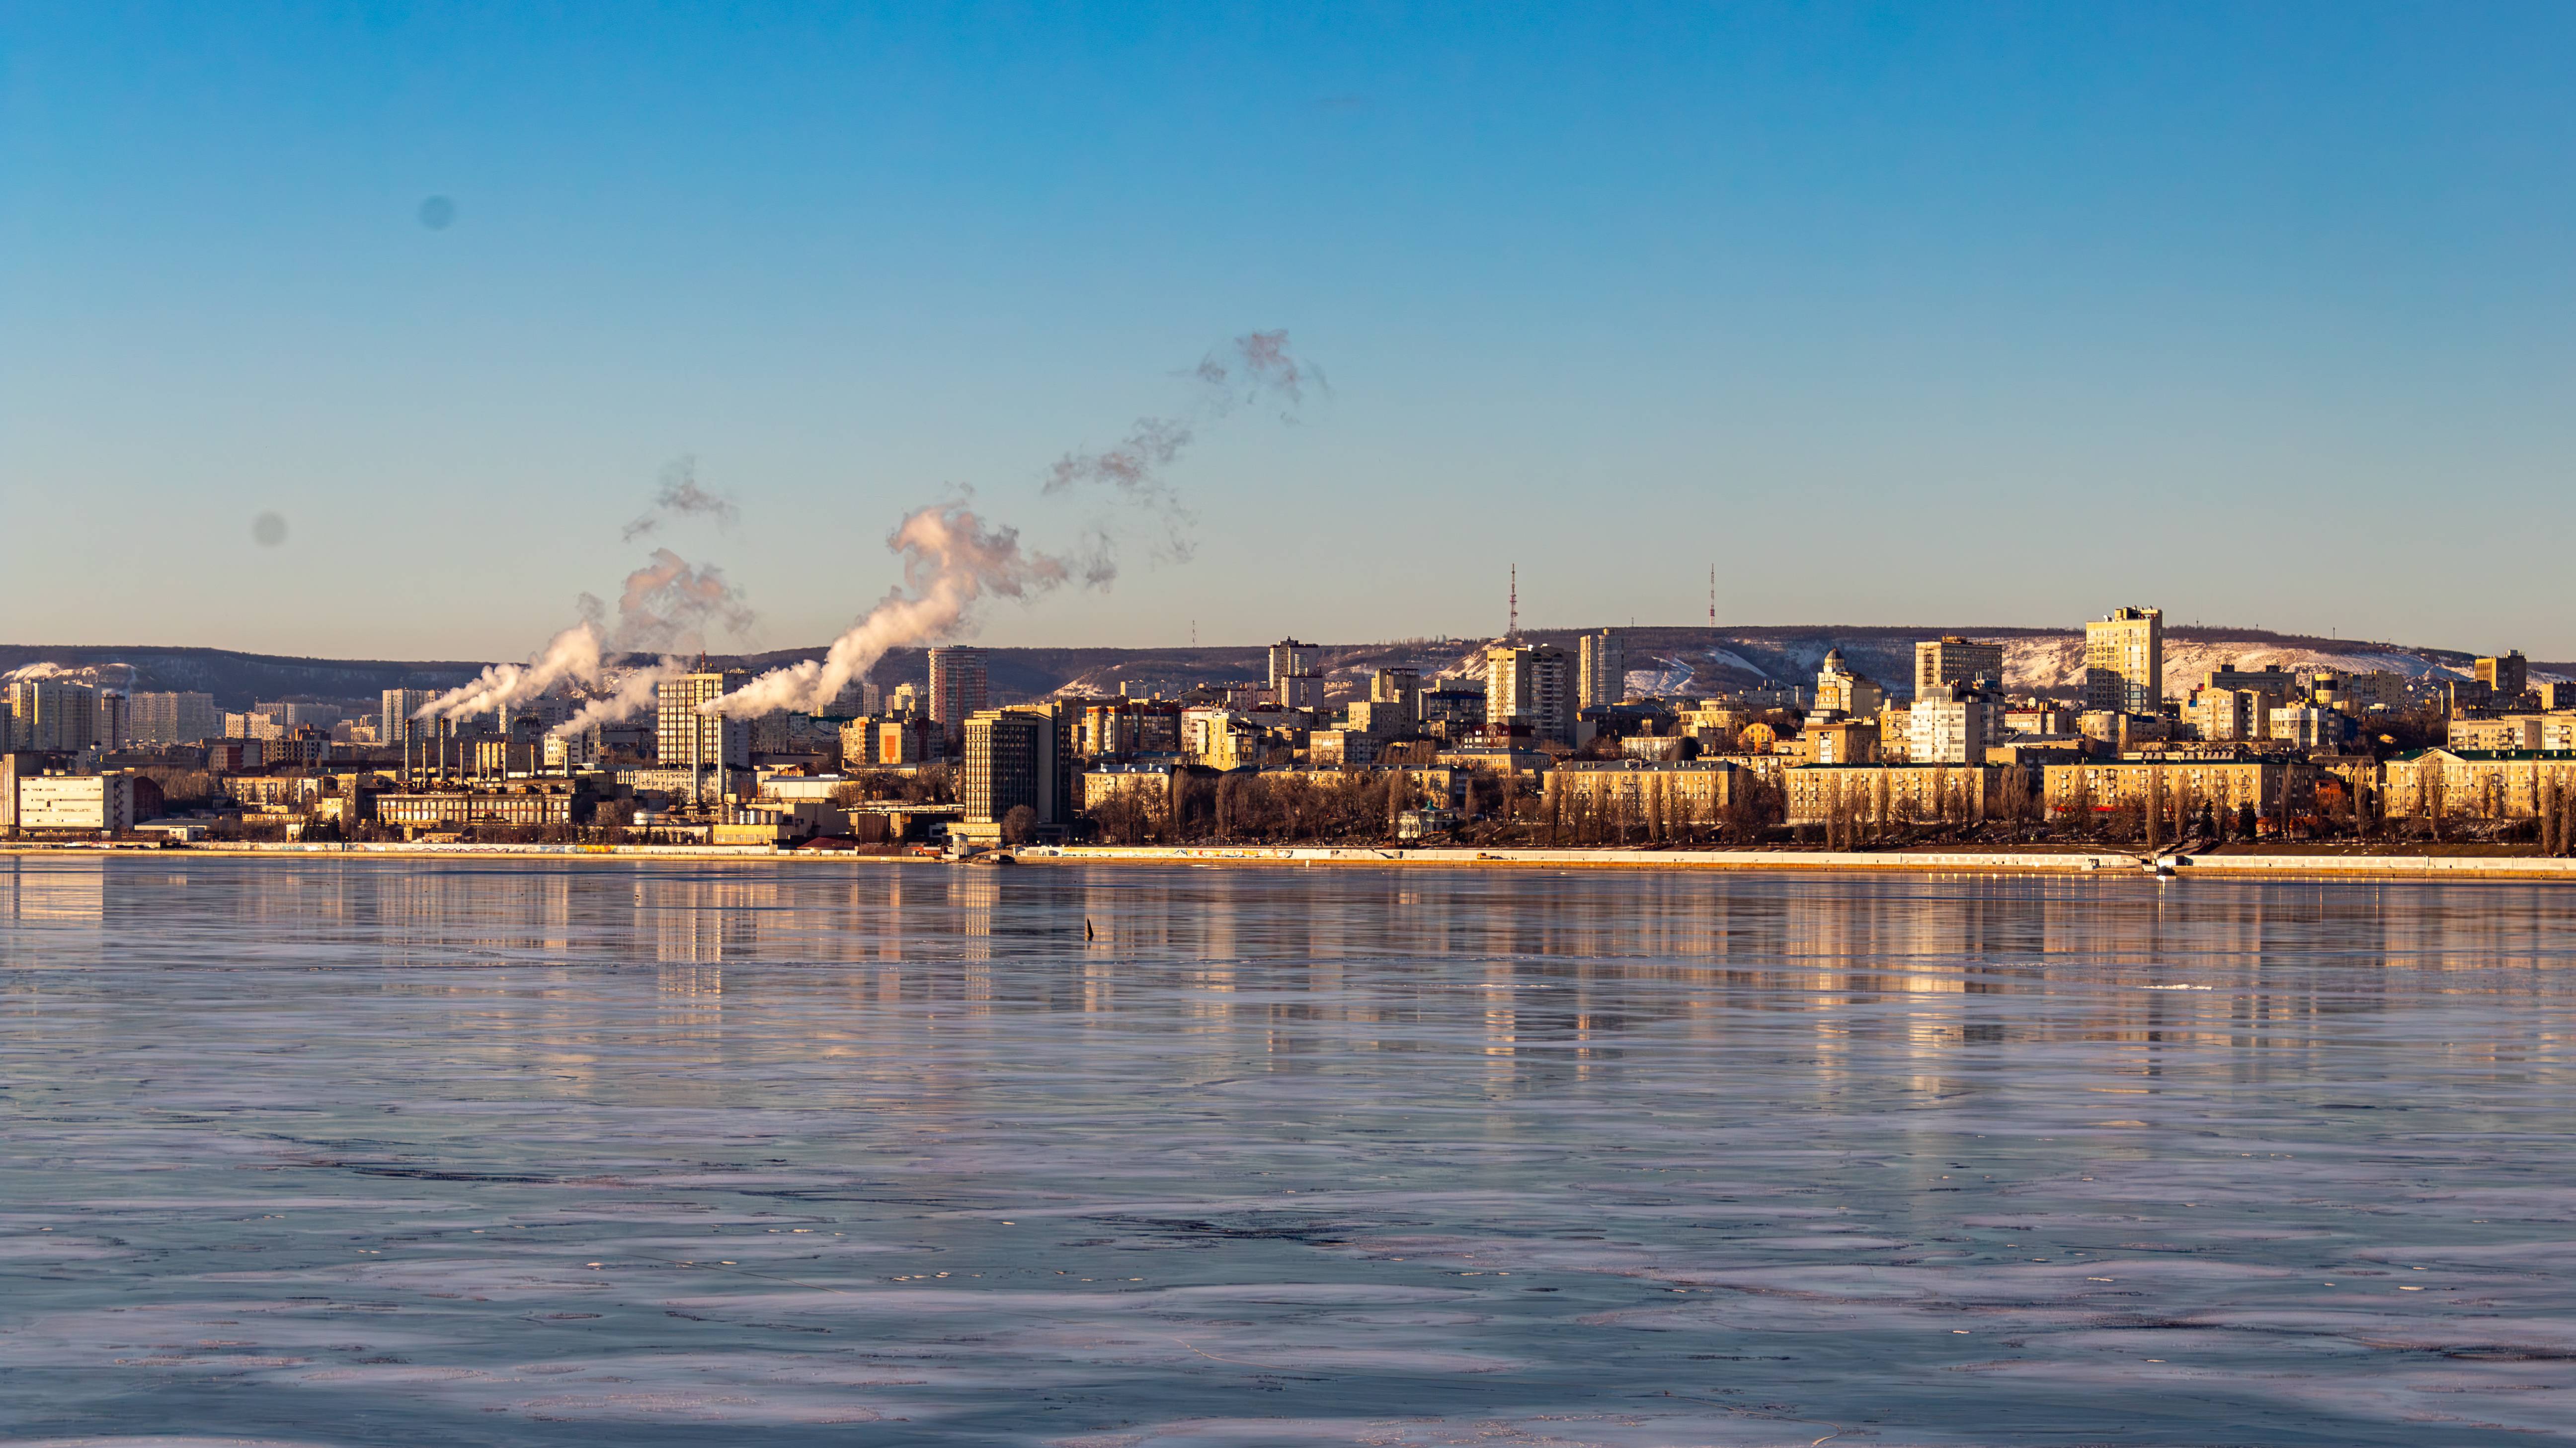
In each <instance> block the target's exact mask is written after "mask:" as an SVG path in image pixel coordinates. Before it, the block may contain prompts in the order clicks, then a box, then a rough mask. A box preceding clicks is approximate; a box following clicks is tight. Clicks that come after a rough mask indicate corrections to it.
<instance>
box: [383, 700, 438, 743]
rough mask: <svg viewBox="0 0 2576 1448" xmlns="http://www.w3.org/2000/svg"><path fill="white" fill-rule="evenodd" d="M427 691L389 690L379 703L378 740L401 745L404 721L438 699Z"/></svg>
mask: <svg viewBox="0 0 2576 1448" xmlns="http://www.w3.org/2000/svg"><path fill="white" fill-rule="evenodd" d="M437 697H438V696H437V695H436V694H433V693H431V692H430V691H428V690H427V689H387V690H385V692H384V695H383V697H382V698H381V699H380V700H379V701H378V703H379V708H378V710H377V717H378V720H379V722H378V723H377V725H376V738H377V739H378V740H380V741H382V742H384V743H387V744H399V743H401V742H402V737H403V721H404V720H406V719H408V718H410V717H411V716H412V715H414V714H417V713H419V712H420V709H421V706H422V705H424V704H426V703H428V702H429V701H430V700H432V699H435V698H437Z"/></svg>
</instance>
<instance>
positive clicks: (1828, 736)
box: [1799, 715, 1879, 764]
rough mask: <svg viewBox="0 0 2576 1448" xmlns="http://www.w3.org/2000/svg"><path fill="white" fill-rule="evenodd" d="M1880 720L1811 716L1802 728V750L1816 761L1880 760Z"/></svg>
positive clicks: (1829, 762) (1873, 718)
mask: <svg viewBox="0 0 2576 1448" xmlns="http://www.w3.org/2000/svg"><path fill="white" fill-rule="evenodd" d="M1878 739H1879V722H1878V718H1877V717H1876V716H1875V715H1872V716H1870V717H1866V718H1846V719H1809V720H1808V721H1807V725H1806V727H1805V728H1804V729H1802V730H1800V731H1799V742H1800V746H1801V747H1800V751H1799V752H1800V753H1801V754H1802V755H1803V756H1804V757H1805V758H1806V759H1808V760H1809V761H1811V762H1813V763H1816V764H1875V763H1877V762H1878Z"/></svg>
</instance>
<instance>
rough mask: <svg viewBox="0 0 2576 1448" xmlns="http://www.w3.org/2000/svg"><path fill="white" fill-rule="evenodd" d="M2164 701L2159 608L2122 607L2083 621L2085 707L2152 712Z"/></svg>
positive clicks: (2162, 633)
mask: <svg viewBox="0 0 2576 1448" xmlns="http://www.w3.org/2000/svg"><path fill="white" fill-rule="evenodd" d="M2164 703H2165V616H2164V611H2163V610H2162V609H2155V608H2123V609H2118V610H2115V611H2113V612H2112V614H2111V615H2110V616H2109V617H2107V618H2099V619H2095V620H2094V621H2093V622H2091V623H2088V624H2086V625H2084V707H2085V708H2086V709H2088V710H2094V709H2109V710H2114V711H2116V712H2118V713H2122V714H2154V713H2159V712H2161V711H2162V710H2163V709H2164Z"/></svg>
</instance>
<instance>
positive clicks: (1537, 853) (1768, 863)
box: [1020, 845, 2576, 881]
mask: <svg viewBox="0 0 2576 1448" xmlns="http://www.w3.org/2000/svg"><path fill="white" fill-rule="evenodd" d="M1020 857H1021V858H1022V859H1023V860H1026V861H1029V862H1030V863H1037V864H1043V863H1049V862H1069V863H1081V862H1089V861H1099V862H1112V861H1131V862H1144V861H1162V862H1166V863H1169V862H1175V861H1180V862H1187V863H1191V864H1206V865H1224V864H1236V865H1260V864H1268V865H1282V864H1286V865H1417V864H1418V865H1445V866H1453V867H1454V866H1460V865H1469V866H1499V867H1505V868H1510V867H1521V868H1531V867H1542V868H1547V869H1568V868H1604V869H1650V870H1717V871H1725V870H1833V871H1846V872H1848V871H1860V872H1867V873H1877V874H1889V873H1908V874H2013V875H2099V874H2104V873H2110V874H2138V873H2141V872H2142V871H2143V870H2144V869H2145V867H2146V863H2147V857H2142V856H2138V855H2132V854H2127V853H2123V852H2120V851H2116V850H2097V851H2043V850H1886V851H1868V850H1842V851H1835V850H1760V849H1755V850H1616V849H1561V850H1471V849H1370V848H1360V847H1347V846H1288V845H1282V846H1276V847H1265V846H1250V845H1240V846H1239V845H1174V846H1155V845H1078V846H1071V847H1065V848H1060V849H1059V848H1047V849H1033V850H1024V851H1022V852H1021V856H1020ZM2168 859H2169V861H2170V863H2171V864H2172V865H2173V867H2174V870H2175V875H2176V878H2181V877H2184V876H2205V877H2230V876H2233V877H2246V876H2256V877H2265V878H2287V877H2299V878H2319V877H2321V878H2358V879H2444V880H2568V881H2576V859H2542V858H2535V857H2530V856H2511V855H2318V854H2287V853H2284V854H2277V855H2269V854H2212V855H2190V856H2172V857H2168Z"/></svg>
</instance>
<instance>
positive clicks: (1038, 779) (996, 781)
mask: <svg viewBox="0 0 2576 1448" xmlns="http://www.w3.org/2000/svg"><path fill="white" fill-rule="evenodd" d="M1077 712H1078V711H1077V710H1076V709H1075V708H1074V707H1073V706H1071V705H1066V704H1021V705H1016V706H1014V707H1011V708H1007V709H986V710H983V711H981V712H979V713H976V714H974V715H972V716H970V717H969V718H968V719H967V720H966V723H965V739H966V756H965V778H964V780H963V781H962V782H961V784H960V785H959V788H958V792H957V797H958V800H959V802H960V803H962V804H964V805H965V806H966V819H967V822H968V823H969V824H981V825H1000V824H1001V823H1002V822H1003V821H1005V820H1006V819H1007V818H1009V816H1010V813H1011V811H1012V810H1013V809H1015V808H1017V807H1019V806H1021V805H1026V806H1028V807H1029V810H1030V812H1031V813H1032V814H1034V815H1035V816H1036V823H1037V824H1039V825H1042V826H1061V825H1063V824H1065V823H1067V822H1069V821H1070V820H1071V819H1072V817H1073V728H1074V719H1075V715H1076V713H1077Z"/></svg>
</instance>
